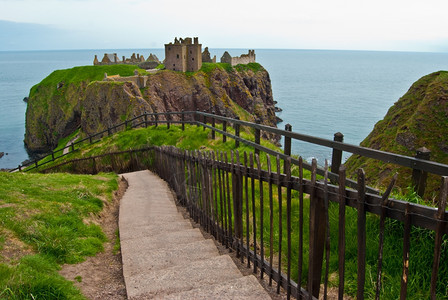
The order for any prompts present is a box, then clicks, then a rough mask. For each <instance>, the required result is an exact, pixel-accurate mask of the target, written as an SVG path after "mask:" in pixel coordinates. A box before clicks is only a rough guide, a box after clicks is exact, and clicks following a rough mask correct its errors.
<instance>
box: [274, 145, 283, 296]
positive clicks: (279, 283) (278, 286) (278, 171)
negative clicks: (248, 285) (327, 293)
mask: <svg viewBox="0 0 448 300" xmlns="http://www.w3.org/2000/svg"><path fill="white" fill-rule="evenodd" d="M280 177H281V172H280V156H279V155H278V154H277V182H276V184H277V197H278V274H281V273H282V240H283V236H282V234H283V232H282V231H283V226H282V225H283V221H282V217H283V211H282V202H283V200H282V185H281V181H280ZM281 285H282V277H281V276H279V278H278V282H277V294H278V293H280V287H281Z"/></svg>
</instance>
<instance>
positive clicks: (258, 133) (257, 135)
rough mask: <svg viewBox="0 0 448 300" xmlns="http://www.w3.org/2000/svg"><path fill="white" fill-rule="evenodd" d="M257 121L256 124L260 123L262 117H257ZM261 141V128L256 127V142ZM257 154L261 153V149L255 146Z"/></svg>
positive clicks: (258, 143)
mask: <svg viewBox="0 0 448 300" xmlns="http://www.w3.org/2000/svg"><path fill="white" fill-rule="evenodd" d="M255 123H256V124H260V123H261V121H260V119H258V118H257V119H256V120H255ZM260 141H261V130H260V129H258V128H255V144H257V145H260ZM255 154H258V155H259V154H260V149H258V148H255Z"/></svg>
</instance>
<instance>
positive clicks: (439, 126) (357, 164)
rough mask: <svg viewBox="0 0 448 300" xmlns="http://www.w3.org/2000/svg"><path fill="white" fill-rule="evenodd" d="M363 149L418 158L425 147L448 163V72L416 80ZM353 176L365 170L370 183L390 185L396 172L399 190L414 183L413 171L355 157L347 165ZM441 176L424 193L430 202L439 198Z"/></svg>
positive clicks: (379, 123) (437, 157)
mask: <svg viewBox="0 0 448 300" xmlns="http://www.w3.org/2000/svg"><path fill="white" fill-rule="evenodd" d="M361 146H364V147H369V148H373V149H378V150H382V151H388V152H393V153H398V154H402V155H407V156H415V154H416V150H417V149H419V148H421V147H425V148H427V149H429V150H430V151H431V160H432V161H437V162H440V163H444V164H448V72H442V71H440V72H436V73H432V74H430V75H427V76H424V77H422V78H421V79H419V80H418V81H416V82H415V83H414V84H413V85H412V86H411V87H410V89H409V90H408V92H407V93H406V94H405V95H404V96H403V97H401V98H400V99H399V100H398V101H397V102H396V103H395V104H394V105H393V106H392V107H391V108H390V109H389V111H388V112H387V114H386V116H385V117H384V119H383V120H381V121H379V122H378V123H377V124H376V125H375V128H374V129H373V131H372V132H371V133H370V134H369V135H368V136H367V137H366V139H365V140H364V141H362V143H361ZM346 165H347V166H348V170H349V171H350V172H351V173H352V174H354V172H355V171H356V169H357V168H364V170H365V171H366V175H367V178H368V181H369V183H370V184H379V185H387V184H388V183H389V182H390V179H391V177H392V176H393V174H394V173H395V172H398V173H399V178H398V184H397V186H398V187H401V188H406V187H408V186H410V184H411V176H412V170H410V169H406V168H399V167H396V166H395V165H392V164H386V163H380V162H378V161H375V160H373V159H367V158H361V157H359V156H358V155H353V156H352V157H350V158H349V159H348V161H347V162H346ZM439 185H440V177H439V176H435V175H433V176H429V177H428V185H427V189H426V191H427V192H426V193H425V197H426V198H427V199H433V198H434V197H435V196H436V193H434V191H437V190H438V188H439Z"/></svg>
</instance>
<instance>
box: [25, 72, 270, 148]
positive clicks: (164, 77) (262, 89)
mask: <svg viewBox="0 0 448 300" xmlns="http://www.w3.org/2000/svg"><path fill="white" fill-rule="evenodd" d="M109 67H110V69H108V74H109V75H112V74H114V73H113V72H114V70H113V66H109ZM84 68H89V69H90V68H91V67H84ZM134 68H136V67H134ZM71 70H72V69H70V70H69V71H71ZM78 73H79V72H78ZM103 74H104V73H103ZM52 75H53V74H52ZM52 75H50V76H49V77H51V76H52ZM123 76H124V75H123ZM100 77H101V76H100ZM96 78H98V76H96ZM50 79H51V78H50ZM50 79H48V80H47V79H46V80H44V81H43V82H42V83H45V82H52V83H53V85H51V84H39V85H37V86H35V87H33V89H32V93H30V99H29V101H28V108H27V116H26V134H25V144H26V146H27V148H28V149H29V150H31V151H35V152H39V151H41V152H43V151H48V150H50V149H52V148H53V147H55V146H56V144H57V141H58V140H59V139H60V138H62V137H65V136H67V135H69V134H70V133H71V132H73V131H74V130H75V129H76V128H78V127H81V129H82V131H83V132H84V133H86V134H92V133H95V132H98V131H101V130H104V129H106V128H108V127H110V126H112V125H114V124H117V123H120V122H122V121H124V120H125V119H128V118H131V117H133V116H137V115H140V114H142V113H144V112H145V111H147V112H150V113H151V112H167V111H181V110H182V109H183V110H185V111H195V110H197V109H199V110H200V111H206V112H212V111H214V112H216V113H217V114H219V115H224V114H225V115H227V116H230V117H235V116H239V117H240V118H241V119H243V120H249V121H254V120H255V119H256V118H259V119H260V120H261V122H262V123H263V124H266V125H270V126H275V125H276V116H275V107H274V101H273V97H272V90H271V82H270V78H269V74H268V72H267V71H266V70H264V69H263V68H262V67H261V66H260V65H258V64H257V65H256V68H250V67H239V68H223V67H220V66H219V65H216V67H214V68H211V69H208V70H206V71H199V72H195V73H179V72H173V71H168V70H163V71H159V72H158V73H156V74H150V75H148V80H147V83H146V86H145V87H144V88H142V89H139V88H138V87H137V85H136V84H134V83H132V82H119V81H113V80H110V81H99V80H98V79H96V80H92V79H91V78H85V79H83V80H78V81H77V82H68V81H69V80H68V79H65V78H64V76H63V75H61V74H59V76H58V79H57V80H50ZM54 82H58V85H57V86H58V87H59V88H55V86H54ZM60 83H62V87H61V86H60V85H61V84H60ZM178 118H179V117H177V116H173V119H175V120H177V119H178ZM162 119H163V118H162Z"/></svg>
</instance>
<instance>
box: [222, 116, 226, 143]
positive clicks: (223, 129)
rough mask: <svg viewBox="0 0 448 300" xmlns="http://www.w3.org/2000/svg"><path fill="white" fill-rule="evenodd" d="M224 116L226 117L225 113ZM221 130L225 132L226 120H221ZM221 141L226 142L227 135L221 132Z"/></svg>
mask: <svg viewBox="0 0 448 300" xmlns="http://www.w3.org/2000/svg"><path fill="white" fill-rule="evenodd" d="M224 117H226V114H224ZM222 131H224V132H227V121H225V120H224V121H222ZM222 142H223V143H225V142H227V135H225V134H223V135H222Z"/></svg>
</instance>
